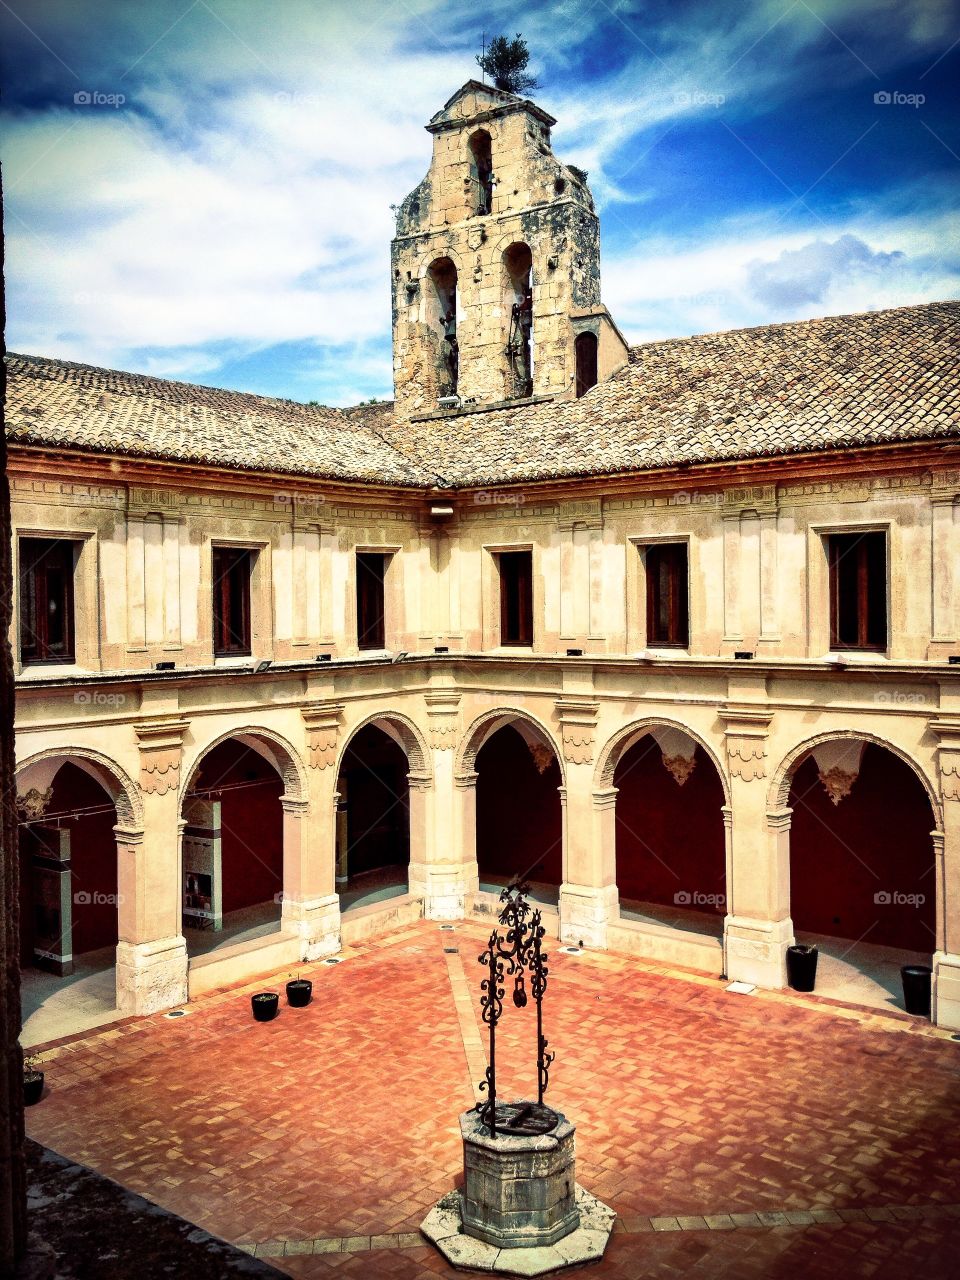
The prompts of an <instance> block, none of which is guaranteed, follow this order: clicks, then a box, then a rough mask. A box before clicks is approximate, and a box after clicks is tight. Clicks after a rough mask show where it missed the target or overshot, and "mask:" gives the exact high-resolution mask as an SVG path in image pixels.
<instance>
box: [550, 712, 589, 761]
mask: <svg viewBox="0 0 960 1280" xmlns="http://www.w3.org/2000/svg"><path fill="white" fill-rule="evenodd" d="M554 706H555V707H556V710H557V719H558V720H559V721H560V737H561V741H562V743H563V758H564V760H566V761H567V762H568V763H569V764H592V763H593V748H594V743H595V742H596V736H597V719H598V717H599V714H600V704H599V703H598V702H597V701H596V700H595V699H593V698H576V697H569V696H567V697H560V698H557V700H556V702H555V703H554Z"/></svg>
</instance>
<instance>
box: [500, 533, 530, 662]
mask: <svg viewBox="0 0 960 1280" xmlns="http://www.w3.org/2000/svg"><path fill="white" fill-rule="evenodd" d="M494 554H495V556H496V563H497V582H498V586H499V592H500V630H499V643H500V647H501V648H504V649H532V648H533V639H534V620H533V548H532V547H510V548H504V549H502V550H500V551H497V552H495V553H494ZM504 557H509V558H510V559H509V563H510V564H511V565H519V564H520V563H521V560H520V558H521V557H522V559H523V561H524V563H525V566H526V567H525V569H524V570H523V571H522V572H521V573H519V574H518V575H517V576H516V577H514V578H513V579H512V581H510V582H509V583H508V581H507V576H508V575H505V574H504ZM512 572H513V571H512V569H511V574H512ZM524 578H525V579H526V580H525V581H524ZM513 589H516V590H517V592H518V595H517V597H516V610H515V612H516V623H517V627H516V638H510V639H508V638H507V632H508V630H509V629H510V625H509V624H510V622H511V621H512V619H511V617H510V614H511V612H512V610H511V607H510V605H511V602H510V598H509V594H508V590H513Z"/></svg>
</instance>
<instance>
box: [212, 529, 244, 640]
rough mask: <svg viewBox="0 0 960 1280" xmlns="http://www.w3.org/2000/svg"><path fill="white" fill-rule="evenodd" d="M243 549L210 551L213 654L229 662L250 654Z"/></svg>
mask: <svg viewBox="0 0 960 1280" xmlns="http://www.w3.org/2000/svg"><path fill="white" fill-rule="evenodd" d="M252 560H253V557H252V555H251V553H250V552H249V551H247V550H246V549H244V548H243V547H214V548H213V653H214V657H216V658H230V657H236V656H238V655H244V654H249V653H250V569H251V565H252Z"/></svg>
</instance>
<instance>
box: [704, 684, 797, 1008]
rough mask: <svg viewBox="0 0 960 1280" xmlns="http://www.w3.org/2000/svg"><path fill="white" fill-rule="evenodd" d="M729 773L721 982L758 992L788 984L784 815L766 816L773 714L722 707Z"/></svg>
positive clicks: (780, 812)
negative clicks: (723, 973) (746, 984)
mask: <svg viewBox="0 0 960 1280" xmlns="http://www.w3.org/2000/svg"><path fill="white" fill-rule="evenodd" d="M719 715H720V718H721V719H722V720H723V721H724V723H725V725H726V744H727V759H728V762H729V767H730V798H731V805H730V811H729V813H725V814H724V822H725V823H727V824H728V826H727V830H728V832H729V855H728V864H727V897H728V909H727V917H726V920H725V922H724V955H725V958H726V972H727V976H728V977H729V978H731V979H732V980H735V981H739V982H752V983H755V984H756V985H757V986H758V987H767V988H771V989H777V988H780V987H782V986H784V985H785V983H786V949H787V947H788V946H789V944H790V943H791V942H792V941H793V922H792V921H791V919H790V810H789V809H783V810H777V811H775V812H770V813H768V812H767V809H766V791H767V732H768V729H769V725H770V721H771V720H772V718H773V715H772V713H771V712H769V711H764V710H762V709H760V708H758V707H745V706H741V707H734V706H729V705H728V706H727V707H726V708H724V709H722V710H721V711H720V712H719Z"/></svg>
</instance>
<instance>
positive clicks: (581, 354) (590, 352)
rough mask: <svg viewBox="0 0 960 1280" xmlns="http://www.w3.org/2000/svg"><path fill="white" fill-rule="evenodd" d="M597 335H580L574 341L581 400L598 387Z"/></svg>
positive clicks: (577, 380) (577, 387)
mask: <svg viewBox="0 0 960 1280" xmlns="http://www.w3.org/2000/svg"><path fill="white" fill-rule="evenodd" d="M597 346H598V344H597V335H596V334H595V333H578V334H577V336H576V337H575V338H574V340H573V359H574V366H575V371H576V379H575V382H576V393H577V399H578V400H579V399H580V397H581V396H582V395H585V394H586V393H587V392H588V391H589V390H590V388H591V387H595V386H596V385H597Z"/></svg>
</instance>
